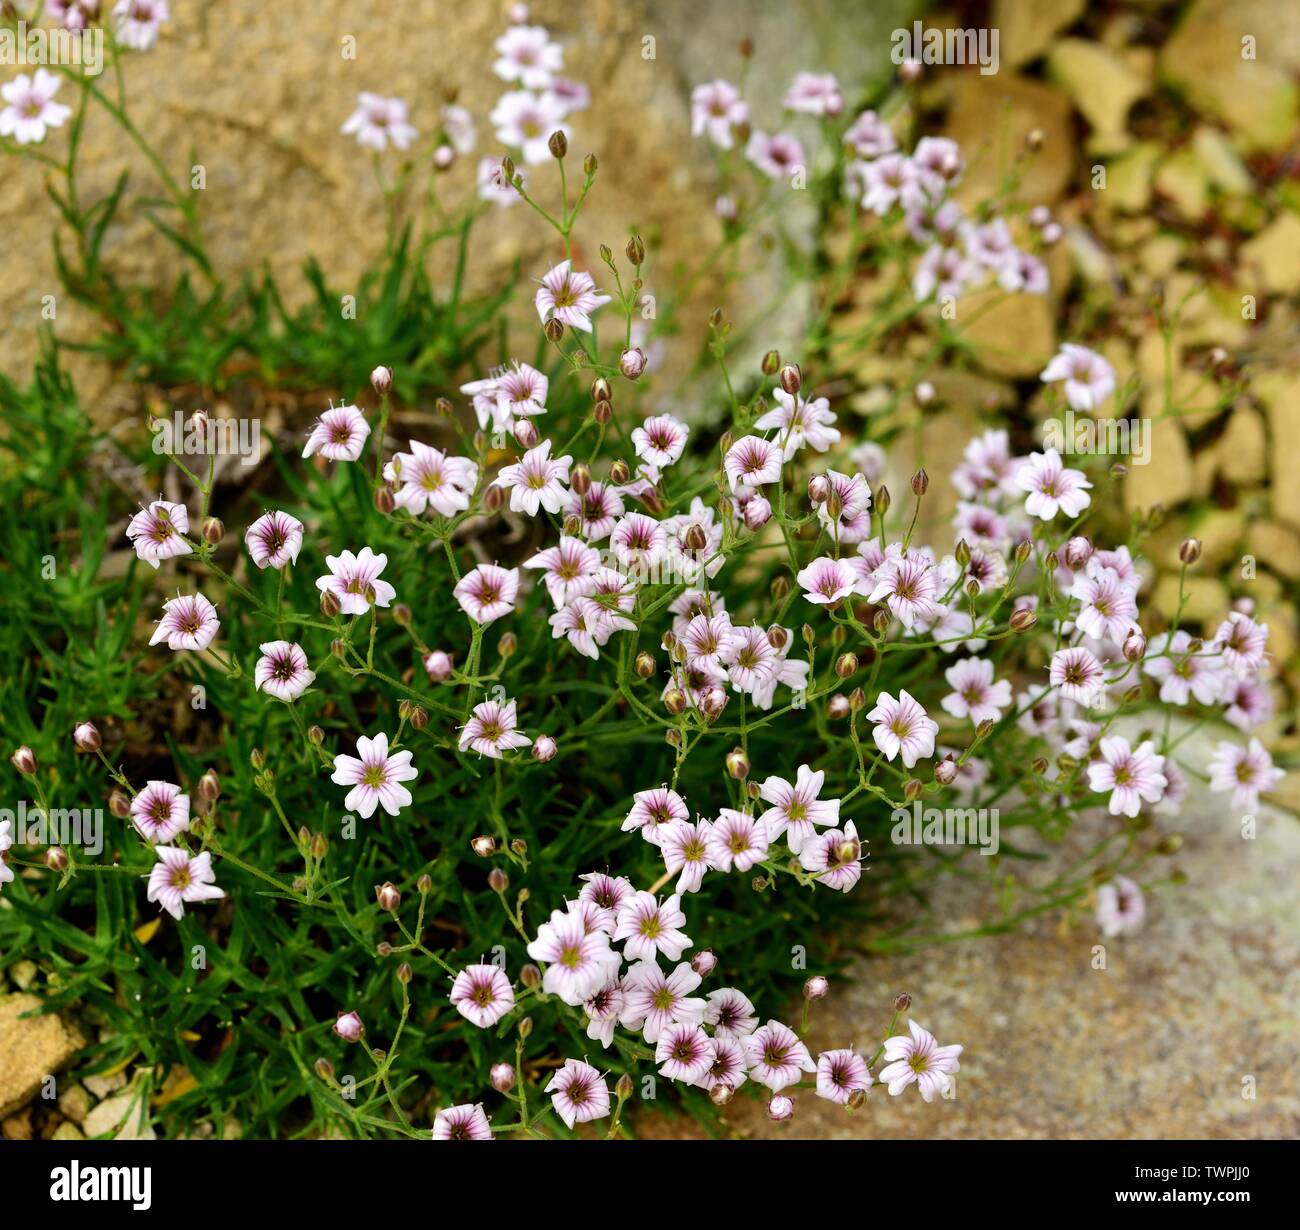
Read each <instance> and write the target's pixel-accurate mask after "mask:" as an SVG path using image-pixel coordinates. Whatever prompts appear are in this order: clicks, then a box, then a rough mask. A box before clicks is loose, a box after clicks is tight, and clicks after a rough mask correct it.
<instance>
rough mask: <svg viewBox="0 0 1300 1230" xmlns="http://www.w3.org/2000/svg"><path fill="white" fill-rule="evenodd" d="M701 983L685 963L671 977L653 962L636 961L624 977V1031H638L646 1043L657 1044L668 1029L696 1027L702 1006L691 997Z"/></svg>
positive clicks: (702, 1017)
mask: <svg viewBox="0 0 1300 1230" xmlns="http://www.w3.org/2000/svg"><path fill="white" fill-rule="evenodd" d="M701 981H703V980H702V979H701V978H700V976H699V974H697V973H696V972H695V971H694V970H693V969H692V968H691V967H690V966H689V965H687V964H686V962H684V961H683V962H682V963H681V964H680V965H678V966H677V967H676V968H675V969H674V970H673V971H672V973H670V974H665V973H664V972H663V970H661V969H660V968H659V966H658V965H656V964H655V962H653V961H638V962H637V963H636V964H635V965H634V966H632V968H631V969H629V970H628V972H627V973H626V974H625V975H624V977H623V1014H622V1016H621V1017H620V1018H619V1020H620V1022H621V1024H622V1025H623V1027H624V1028H625V1029H639V1030H641V1031H642V1037H644V1038H645V1040H646V1041H647V1042H651V1043H653V1042H658V1041H659V1038H660V1035H661V1034H663V1032H664V1030H666V1029H667V1028H668V1027H669V1026H670V1025H680V1024H686V1025H698V1024H700V1023H701V1022H702V1021H703V1020H704V1008H705V1003H704V1000H702V999H696V998H694V997H692V995H691V992H692V991H694V990H695V989H696V988H697V987H698V986H699V985H700V983H701Z"/></svg>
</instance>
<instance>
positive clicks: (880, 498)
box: [872, 483, 893, 517]
mask: <svg viewBox="0 0 1300 1230" xmlns="http://www.w3.org/2000/svg"><path fill="white" fill-rule="evenodd" d="M892 502H893V501H892V500H891V499H890V496H889V488H888V487H886V486H885V484H884V483H881V484H880V486H879V487H877V488H876V498H875V499H874V500H873V501H872V506H873V507H874V508H875V510H876V511H877V512H878V513H879V514H880V515H881V516H882V517H883V516H884V515H885V514H886V513H887V512H888V511H889V505H890V504H891V503H892Z"/></svg>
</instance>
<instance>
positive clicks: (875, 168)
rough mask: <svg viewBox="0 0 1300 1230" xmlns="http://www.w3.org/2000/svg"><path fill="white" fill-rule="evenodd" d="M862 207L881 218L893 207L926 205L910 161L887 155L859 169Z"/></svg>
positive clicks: (922, 191) (918, 180) (890, 154)
mask: <svg viewBox="0 0 1300 1230" xmlns="http://www.w3.org/2000/svg"><path fill="white" fill-rule="evenodd" d="M862 179H863V191H862V201H861V205H862V208H863V209H865V210H870V211H871V212H872V213H874V214H877V215H879V216H880V217H882V218H883V217H884V216H885V215H886V214H887V213H888V212H889V211H890V210H891V209H892V208H893V207H894V206H895V205H902V207H903V208H904V209H919V208H921V207H922V206H923V205H925V204H926V196H925V190H924V188H923V187H922V184H921V179H920V176H919V175H918V174H917V171H916V167H915V166H913V165H912V162H911V160H910V159H908V158H905V157H904V156H903V155H902V154H898V153H889V154H883V155H881V157H879V158H876V159H873V160H872V161H871V162H868V163H866V164H865V165H864V166H863V168H862Z"/></svg>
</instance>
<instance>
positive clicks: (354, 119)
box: [340, 91, 419, 152]
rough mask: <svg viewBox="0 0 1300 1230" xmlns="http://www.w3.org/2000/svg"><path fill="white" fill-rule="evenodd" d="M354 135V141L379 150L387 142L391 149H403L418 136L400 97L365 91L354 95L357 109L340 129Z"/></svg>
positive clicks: (346, 133)
mask: <svg viewBox="0 0 1300 1230" xmlns="http://www.w3.org/2000/svg"><path fill="white" fill-rule="evenodd" d="M340 131H341V132H343V133H344V134H345V135H347V136H352V135H354V134H355V136H356V138H357V142H358V144H360V145H362V146H363V147H364V148H366V149H372V150H377V151H380V152H382V151H383V150H385V149H387V148H388V146H389V144H390V143H391V144H392V146H393V148H394V149H406V148H407V147H408V146H409V145H410V144H411V142H412V141H414V140H415V138H416V137H417V136H418V135H419V134H418V133H417V132H416V130H415V129H414V128H413V127H412V126H411V124H410V123H409V122H408V120H407V118H406V103H405V102H403V101H402V100H401V99H400V98H384V97H383V96H381V95H379V94H370V93H367V92H366V91H362V93H361V94H360V95H359V96H358V98H357V109H356V110H355V111H354V112H353V113H352V114H351V115H350V116H348V118H347V119H346V120H344V122H343V127H342V129H341V130H340Z"/></svg>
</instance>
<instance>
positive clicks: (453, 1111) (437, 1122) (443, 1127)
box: [433, 1102, 492, 1140]
mask: <svg viewBox="0 0 1300 1230" xmlns="http://www.w3.org/2000/svg"><path fill="white" fill-rule="evenodd" d="M433 1139H434V1140H491V1139H492V1125H491V1124H490V1123H489V1122H488V1117H487V1115H486V1114H485V1113H484V1110H483V1107H482V1106H481V1105H480V1104H479V1103H477V1102H475V1103H472V1104H471V1103H469V1102H466V1103H464V1104H462V1105H460V1106H448V1107H447V1108H446V1109H445V1110H440V1111H438V1113H437V1114H435V1115H434V1116H433Z"/></svg>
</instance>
